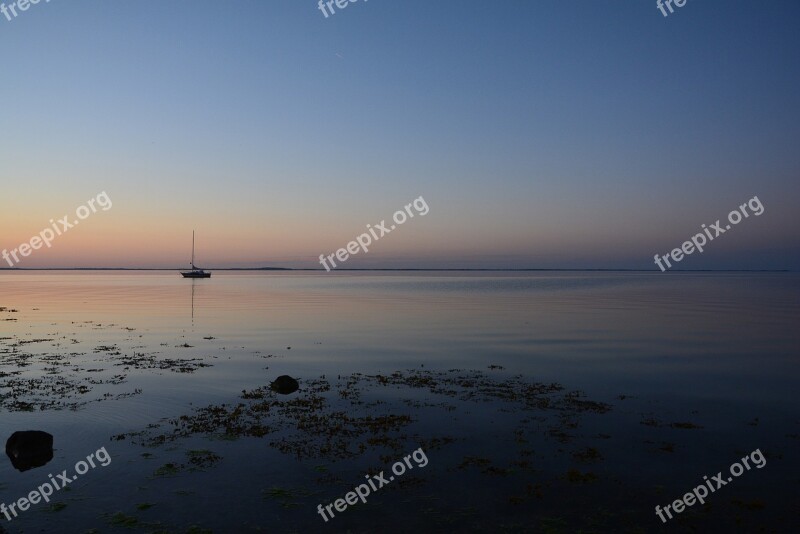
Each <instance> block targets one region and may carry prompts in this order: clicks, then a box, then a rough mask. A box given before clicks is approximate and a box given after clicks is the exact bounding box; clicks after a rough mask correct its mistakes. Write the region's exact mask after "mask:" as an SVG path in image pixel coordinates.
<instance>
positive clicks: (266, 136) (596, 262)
mask: <svg viewBox="0 0 800 534" xmlns="http://www.w3.org/2000/svg"><path fill="white" fill-rule="evenodd" d="M6 3H7V4H8V2H6ZM799 15H800V4H797V3H796V2H791V1H788V0H787V1H770V2H757V1H724V2H723V1H721V0H720V1H711V0H703V2H699V1H697V0H687V3H686V5H685V6H684V7H682V8H677V9H676V11H675V13H673V14H672V15H670V16H669V17H666V18H665V17H663V16H662V15H661V13H660V12H659V11H658V9H657V8H656V4H655V1H652V2H650V1H637V2H634V1H619V0H617V1H611V0H608V1H597V0H592V1H588V0H587V1H583V0H581V1H578V0H576V1H567V0H554V1H503V2H477V1H472V0H468V1H459V2H455V1H437V2H431V1H417V0H405V1H402V2H400V1H397V0H369V1H364V0H360V1H359V2H356V3H353V4H351V5H349V6H347V7H346V8H344V9H342V10H338V9H337V13H336V14H335V15H333V16H330V17H329V18H325V17H324V16H323V15H322V13H321V12H320V11H319V10H318V9H317V4H316V3H315V2H313V1H310V0H309V1H306V0H266V1H260V2H256V1H241V2H228V3H223V2H209V1H204V0H200V1H192V2H189V1H173V2H154V1H149V0H143V1H138V2H127V3H123V2H113V3H112V2H99V1H83V0H81V1H73V2H66V1H63V0H52V1H51V2H49V3H44V2H41V3H39V4H37V5H33V6H31V7H30V9H28V10H27V11H25V12H22V13H20V15H19V16H18V17H16V18H14V19H13V20H11V21H7V20H6V19H5V18H4V17H2V16H0V49H2V50H3V62H2V69H1V70H0V72H2V74H0V76H2V81H3V84H2V89H0V94H2V97H3V102H4V103H3V109H2V113H0V117H2V118H0V121H1V122H0V124H2V128H0V161H2V166H0V193H2V195H0V198H2V209H0V228H2V231H0V247H2V248H9V249H10V248H13V247H15V246H17V245H18V244H19V243H21V242H23V241H26V240H28V239H29V238H30V236H32V235H35V234H36V233H38V232H39V230H40V229H41V228H44V227H45V226H47V221H48V220H49V219H50V218H53V217H56V216H61V215H63V214H64V213H68V212H70V211H73V210H74V209H75V208H76V207H77V206H79V205H80V204H81V203H82V202H84V201H85V200H86V199H87V198H90V197H92V196H94V195H95V194H97V193H98V192H100V191H107V192H108V194H109V196H110V197H111V198H113V200H114V208H113V209H112V210H110V211H108V212H107V213H103V214H102V216H100V215H98V216H97V217H96V218H95V220H92V221H91V224H89V223H88V222H87V225H86V226H85V227H82V228H80V230H76V231H75V232H74V233H73V234H71V235H69V236H64V237H63V239H61V240H60V241H59V242H58V243H56V244H55V245H54V246H53V248H52V249H48V250H41V251H37V253H36V254H34V255H32V256H31V257H30V258H26V262H25V264H24V265H20V266H29V267H36V266H65V267H66V266H87V265H95V266H152V267H175V266H182V265H183V264H184V263H185V259H186V248H187V244H188V242H189V239H190V238H189V234H190V233H191V230H192V229H196V230H197V232H198V236H199V237H200V238H201V240H202V243H203V247H202V250H203V254H202V255H201V257H203V256H204V259H205V263H207V264H211V265H215V266H230V265H237V266H255V265H280V266H296V267H314V266H318V263H317V257H318V256H319V254H321V253H324V254H329V253H331V252H334V251H335V250H336V249H338V248H340V247H343V246H345V245H346V244H347V242H348V241H350V240H352V239H353V238H355V236H356V235H358V234H360V233H361V232H362V231H363V228H364V227H365V225H366V224H367V223H372V224H374V223H375V222H379V221H380V220H382V219H388V218H389V217H390V216H391V214H392V213H393V212H394V211H395V210H397V209H400V208H402V206H403V205H405V204H407V203H409V202H411V201H412V200H413V199H414V198H417V197H418V196H420V195H422V196H424V198H425V199H426V201H427V203H428V204H429V206H430V213H429V214H428V215H427V216H426V217H425V218H418V219H415V220H414V221H412V222H409V223H408V224H406V225H404V226H403V227H402V228H400V229H398V230H397V231H396V232H395V233H393V234H391V235H387V236H385V237H384V239H382V240H381V241H380V242H379V243H377V244H376V245H375V246H374V247H373V248H372V250H371V251H370V253H369V254H366V255H363V254H362V255H360V256H355V257H353V258H352V259H351V260H349V261H348V267H516V268H519V267H534V268H536V267H543V268H549V267H580V268H583V267H589V268H592V267H597V268H646V269H648V268H655V266H654V265H653V254H655V253H661V254H665V253H668V252H669V251H670V250H671V249H672V248H675V247H677V246H680V244H681V243H682V242H683V241H685V240H687V239H688V238H689V237H690V236H691V235H693V234H695V233H697V232H698V231H699V227H700V225H701V224H702V223H706V224H708V223H712V222H714V221H716V219H718V218H724V217H725V216H726V214H727V213H728V212H729V211H730V210H732V209H734V208H736V207H737V206H739V205H740V204H742V203H744V202H745V201H747V200H748V199H750V198H752V197H753V196H754V195H757V196H758V197H759V198H760V199H761V201H762V202H763V204H764V206H765V213H764V214H763V215H762V216H760V217H758V218H750V219H748V220H746V221H745V222H743V223H742V224H740V225H739V226H737V227H736V228H735V230H733V231H731V232H730V233H728V234H726V235H725V236H724V237H722V238H720V240H719V241H715V242H714V243H713V244H712V246H709V247H708V248H707V250H706V251H705V252H704V253H703V254H702V255H698V254H695V255H693V256H692V257H691V258H688V259H687V260H686V261H684V262H682V264H681V267H682V268H687V269H689V268H790V269H797V268H798V267H800V234H799V233H798V228H800V225H799V224H798V222H800V220H798V219H800V217H799V216H798V210H797V205H798V200H800V185H798V180H797V178H798V176H800V172H799V171H800V153H799V152H798V150H797V146H798V140H800V96H799V95H800V91H798V90H797V88H798V87H800V83H799V82H800V46H799V45H800V33H798V32H797V30H796V20H797V19H798V16H799ZM176 262H177V265H176Z"/></svg>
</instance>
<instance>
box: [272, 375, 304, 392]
mask: <svg viewBox="0 0 800 534" xmlns="http://www.w3.org/2000/svg"><path fill="white" fill-rule="evenodd" d="M269 387H270V389H271V390H272V391H274V392H276V393H280V394H281V395H288V394H290V393H294V392H295V391H297V390H298V389H300V384H298V383H297V380H295V379H294V378H292V377H291V376H289V375H281V376H279V377H278V378H276V379H275V382H272V383H271V384H270V385H269Z"/></svg>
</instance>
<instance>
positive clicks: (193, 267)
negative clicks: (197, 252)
mask: <svg viewBox="0 0 800 534" xmlns="http://www.w3.org/2000/svg"><path fill="white" fill-rule="evenodd" d="M196 268H197V267H195V266H194V230H192V269H196Z"/></svg>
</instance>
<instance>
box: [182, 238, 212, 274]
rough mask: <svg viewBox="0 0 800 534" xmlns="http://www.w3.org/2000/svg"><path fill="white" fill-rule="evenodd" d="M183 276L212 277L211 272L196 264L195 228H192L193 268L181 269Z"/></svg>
mask: <svg viewBox="0 0 800 534" xmlns="http://www.w3.org/2000/svg"><path fill="white" fill-rule="evenodd" d="M181 276H183V277H184V278H211V273H207V272H206V271H204V270H203V269H198V268H197V267H195V265H194V230H192V270H191V271H181Z"/></svg>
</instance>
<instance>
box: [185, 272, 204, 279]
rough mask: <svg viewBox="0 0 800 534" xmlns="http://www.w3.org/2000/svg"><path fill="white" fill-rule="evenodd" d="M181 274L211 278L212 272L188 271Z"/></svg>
mask: <svg viewBox="0 0 800 534" xmlns="http://www.w3.org/2000/svg"><path fill="white" fill-rule="evenodd" d="M181 276H182V277H184V278H211V273H195V272H188V273H181Z"/></svg>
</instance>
